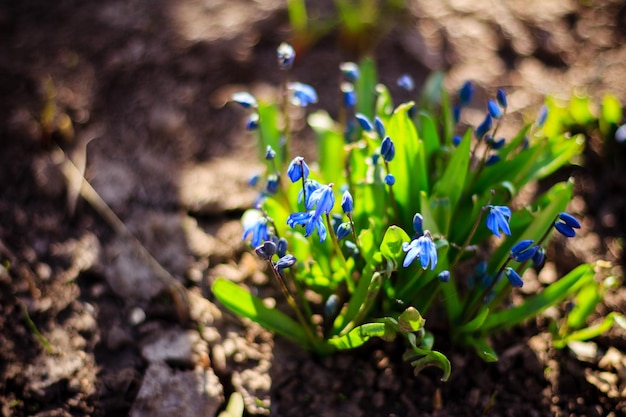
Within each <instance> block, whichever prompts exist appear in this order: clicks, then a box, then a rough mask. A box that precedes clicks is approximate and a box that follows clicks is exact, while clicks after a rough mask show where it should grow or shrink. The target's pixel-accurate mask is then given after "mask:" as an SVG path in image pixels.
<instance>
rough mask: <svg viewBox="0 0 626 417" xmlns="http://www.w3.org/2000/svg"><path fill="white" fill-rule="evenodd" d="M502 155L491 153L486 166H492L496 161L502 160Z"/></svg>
mask: <svg viewBox="0 0 626 417" xmlns="http://www.w3.org/2000/svg"><path fill="white" fill-rule="evenodd" d="M500 159H501V158H500V155H497V154H493V155H489V158H487V160H486V161H485V165H486V166H491V165H493V164H495V163H498V162H500Z"/></svg>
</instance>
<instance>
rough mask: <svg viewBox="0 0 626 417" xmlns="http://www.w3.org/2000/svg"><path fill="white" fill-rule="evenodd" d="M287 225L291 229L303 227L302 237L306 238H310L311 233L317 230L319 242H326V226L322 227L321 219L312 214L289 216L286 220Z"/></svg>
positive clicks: (303, 213)
mask: <svg viewBox="0 0 626 417" xmlns="http://www.w3.org/2000/svg"><path fill="white" fill-rule="evenodd" d="M287 225H288V226H289V227H291V228H292V229H295V227H296V226H304V227H305V230H304V235H305V236H306V237H309V236H311V234H312V233H313V231H314V230H316V229H317V235H318V236H319V237H320V242H323V241H324V240H326V235H327V231H326V226H325V225H324V222H323V221H322V219H321V217H319V216H315V214H314V213H313V212H310V211H305V212H297V213H293V214H290V215H289V217H288V218H287Z"/></svg>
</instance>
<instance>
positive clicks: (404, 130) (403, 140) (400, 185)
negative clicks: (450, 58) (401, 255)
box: [387, 102, 428, 222]
mask: <svg viewBox="0 0 626 417" xmlns="http://www.w3.org/2000/svg"><path fill="white" fill-rule="evenodd" d="M413 105H414V103H412V102H409V103H404V104H401V105H400V106H398V108H396V110H395V111H394V113H393V115H392V116H391V118H390V119H389V121H388V123H387V134H388V135H389V137H390V138H391V139H392V140H393V142H394V145H395V148H396V157H395V159H394V160H393V161H391V162H390V163H389V169H390V171H391V172H392V173H393V174H394V175H395V176H396V179H397V182H396V185H395V186H394V188H393V190H394V196H395V198H396V201H397V203H398V206H399V207H400V210H401V213H400V216H401V219H406V221H407V222H408V221H410V220H411V219H412V218H413V214H415V211H416V210H417V209H418V208H419V205H418V204H417V203H418V201H416V199H415V198H413V196H414V195H415V194H414V193H416V192H418V191H425V190H427V189H428V175H427V172H426V163H425V159H424V147H423V144H422V142H421V141H420V140H419V138H418V136H417V130H416V129H415V125H414V124H413V121H412V120H411V119H410V118H409V115H408V111H409V110H410V109H411V108H412V107H413Z"/></svg>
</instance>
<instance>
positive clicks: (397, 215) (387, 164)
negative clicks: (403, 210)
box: [385, 161, 400, 220]
mask: <svg viewBox="0 0 626 417" xmlns="http://www.w3.org/2000/svg"><path fill="white" fill-rule="evenodd" d="M385 169H386V170H387V174H391V170H389V162H387V161H385ZM388 187H389V198H390V199H391V206H392V208H393V212H394V214H395V215H396V220H400V210H398V203H397V202H396V198H395V196H394V195H393V185H388Z"/></svg>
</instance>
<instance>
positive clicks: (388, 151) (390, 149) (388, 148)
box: [380, 136, 396, 162]
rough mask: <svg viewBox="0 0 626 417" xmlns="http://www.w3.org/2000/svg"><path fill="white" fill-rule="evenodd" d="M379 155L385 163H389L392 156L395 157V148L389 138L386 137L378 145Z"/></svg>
mask: <svg viewBox="0 0 626 417" xmlns="http://www.w3.org/2000/svg"><path fill="white" fill-rule="evenodd" d="M380 155H381V156H382V157H383V159H384V160H385V162H391V161H392V160H393V158H394V156H396V146H395V145H394V144H393V141H392V140H391V138H390V137H389V136H386V137H385V139H383V141H382V143H381V144H380Z"/></svg>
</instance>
